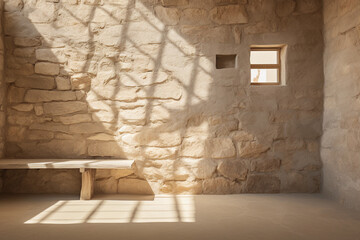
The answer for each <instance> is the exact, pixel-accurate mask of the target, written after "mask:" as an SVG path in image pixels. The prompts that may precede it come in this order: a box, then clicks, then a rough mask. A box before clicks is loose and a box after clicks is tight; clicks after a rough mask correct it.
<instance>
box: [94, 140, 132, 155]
mask: <svg viewBox="0 0 360 240" xmlns="http://www.w3.org/2000/svg"><path fill="white" fill-rule="evenodd" d="M88 154H89V156H93V157H118V158H124V159H126V156H125V155H124V153H123V151H122V149H121V147H120V146H119V144H118V143H116V142H94V143H90V144H89V146H88Z"/></svg>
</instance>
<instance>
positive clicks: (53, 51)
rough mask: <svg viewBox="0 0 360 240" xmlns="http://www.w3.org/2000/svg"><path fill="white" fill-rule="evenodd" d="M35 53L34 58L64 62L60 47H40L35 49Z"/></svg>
mask: <svg viewBox="0 0 360 240" xmlns="http://www.w3.org/2000/svg"><path fill="white" fill-rule="evenodd" d="M35 54H36V59H37V60H39V61H48V62H53V63H64V62H66V56H65V54H64V51H63V50H62V49H58V48H40V49H37V50H36V52H35Z"/></svg>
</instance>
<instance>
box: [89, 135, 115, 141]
mask: <svg viewBox="0 0 360 240" xmlns="http://www.w3.org/2000/svg"><path fill="white" fill-rule="evenodd" d="M88 139H89V140H94V141H114V139H115V138H114V136H112V135H109V134H106V133H98V134H96V135H94V136H91V137H88Z"/></svg>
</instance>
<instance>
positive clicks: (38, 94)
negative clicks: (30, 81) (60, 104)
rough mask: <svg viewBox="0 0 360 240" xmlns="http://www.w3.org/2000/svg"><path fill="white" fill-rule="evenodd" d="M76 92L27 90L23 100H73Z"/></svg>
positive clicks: (33, 101) (34, 101)
mask: <svg viewBox="0 0 360 240" xmlns="http://www.w3.org/2000/svg"><path fill="white" fill-rule="evenodd" d="M73 100H76V94H75V92H72V91H46V90H29V91H27V92H26V94H25V102H31V103H36V102H51V101H73Z"/></svg>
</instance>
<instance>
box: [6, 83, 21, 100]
mask: <svg viewBox="0 0 360 240" xmlns="http://www.w3.org/2000/svg"><path fill="white" fill-rule="evenodd" d="M25 91H26V90H25V89H24V88H17V87H13V86H10V88H9V90H8V94H7V97H8V102H9V103H19V102H23V100H24V95H25Z"/></svg>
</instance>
